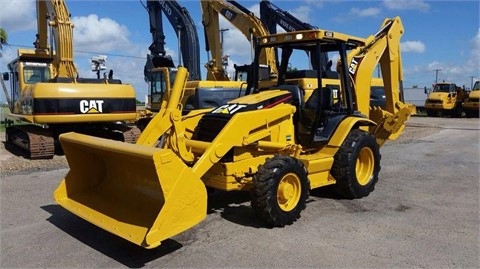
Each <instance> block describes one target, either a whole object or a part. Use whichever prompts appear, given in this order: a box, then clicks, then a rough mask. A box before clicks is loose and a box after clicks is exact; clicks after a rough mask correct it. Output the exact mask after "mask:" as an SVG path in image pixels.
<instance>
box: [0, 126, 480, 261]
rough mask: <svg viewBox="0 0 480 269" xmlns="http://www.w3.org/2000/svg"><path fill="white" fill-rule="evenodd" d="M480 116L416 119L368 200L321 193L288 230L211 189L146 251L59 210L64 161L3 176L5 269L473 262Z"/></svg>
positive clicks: (477, 239)
mask: <svg viewBox="0 0 480 269" xmlns="http://www.w3.org/2000/svg"><path fill="white" fill-rule="evenodd" d="M479 123H480V121H479V120H478V119H428V118H414V119H412V120H411V121H410V122H409V127H407V129H406V132H405V133H404V135H403V136H402V138H401V139H400V141H398V142H395V143H390V144H387V145H385V146H384V147H382V149H381V152H382V170H381V172H380V180H379V183H378V185H377V187H376V189H375V191H374V192H373V193H372V194H371V195H370V196H369V197H367V198H364V199H361V200H353V201H351V200H342V199H339V198H338V197H336V196H335V195H334V194H333V193H332V192H331V191H330V190H328V189H322V190H316V191H314V192H313V193H312V195H311V197H310V199H309V203H308V205H307V208H306V210H305V211H303V213H302V217H301V218H300V219H299V220H298V221H297V222H296V223H294V224H293V225H291V226H288V227H285V228H274V229H267V228H263V227H262V224H261V223H260V222H258V221H257V220H256V219H255V216H254V214H253V212H252V210H251V208H250V206H249V202H248V200H249V196H248V195H247V194H245V193H223V192H221V193H216V194H214V195H213V196H212V197H210V200H209V214H208V216H207V219H206V220H205V221H203V222H202V223H201V224H200V225H198V226H196V227H194V228H193V229H191V230H189V231H187V232H185V233H183V234H180V235H178V236H176V237H174V238H172V239H170V240H167V241H165V242H164V243H163V244H162V245H161V246H160V247H158V248H156V249H153V250H145V249H142V248H139V247H136V246H135V245H132V244H130V243H129V242H126V241H124V240H122V239H120V238H117V237H116V236H113V235H111V234H109V233H107V232H104V231H103V230H101V229H99V228H97V227H96V226H93V225H91V224H90V223H88V222H85V221H83V220H82V219H80V218H78V217H76V216H75V215H72V214H71V213H69V212H68V211H66V210H64V209H62V208H61V207H59V206H57V205H56V204H55V203H54V202H53V198H52V193H53V191H54V189H55V188H56V187H57V185H58V184H59V183H60V181H61V179H62V178H63V176H64V175H65V174H66V172H67V171H68V170H67V169H60V170H52V171H40V172H33V173H32V172H31V171H29V172H28V173H17V174H14V175H9V176H2V178H1V185H0V187H1V206H0V209H1V211H0V216H1V231H0V239H1V249H0V250H1V256H0V257H1V262H0V267H1V268H13V267H22V268H29V267H36V268H37V267H43V268H51V267H56V268H59V267H64V268H65V267H68V268H87V267H148V268H153V267H156V268H158V267H170V268H172V267H196V268H197V267H283V268H293V267H294V268H298V267H323V268H325V267H335V268H341V267H343V268H345V267H348V268H359V267H369V268H390V267H403V268H479V267H480V260H479V255H480V235H479V228H480V220H479V210H480V207H479V197H480V196H479V159H480V158H479V157H480V156H479V141H480V139H479V134H480V132H479V130H480V125H479Z"/></svg>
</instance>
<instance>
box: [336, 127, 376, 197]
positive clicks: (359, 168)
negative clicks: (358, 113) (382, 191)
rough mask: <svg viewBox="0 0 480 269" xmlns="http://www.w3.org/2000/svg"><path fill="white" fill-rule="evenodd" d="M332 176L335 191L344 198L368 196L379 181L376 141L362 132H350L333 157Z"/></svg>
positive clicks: (368, 134)
mask: <svg viewBox="0 0 480 269" xmlns="http://www.w3.org/2000/svg"><path fill="white" fill-rule="evenodd" d="M334 158H335V160H334V162H333V166H332V171H331V174H332V176H333V177H334V178H335V179H336V180H337V183H336V190H337V192H338V193H339V194H340V195H342V196H343V197H345V198H348V199H359V198H362V197H366V196H368V195H369V194H370V193H371V192H372V191H373V190H374V189H375V184H376V183H377V181H378V173H379V172H380V158H381V155H380V150H379V146H378V144H377V142H376V140H375V137H374V136H373V135H372V134H370V133H368V132H365V131H362V130H358V129H355V130H352V131H351V132H350V133H349V134H348V136H347V138H346V139H345V141H343V144H342V146H341V147H340V149H339V150H338V151H337V153H336V154H335V157H334Z"/></svg>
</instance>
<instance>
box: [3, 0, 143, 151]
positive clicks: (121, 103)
mask: <svg viewBox="0 0 480 269" xmlns="http://www.w3.org/2000/svg"><path fill="white" fill-rule="evenodd" d="M36 5H37V20H38V22H37V27H38V34H37V40H36V41H35V43H34V44H35V50H25V49H19V50H18V57H17V58H16V59H15V60H13V61H12V62H10V63H9V64H8V68H9V70H10V72H9V73H5V74H4V79H8V80H10V88H11V96H10V98H9V97H7V98H8V100H10V102H9V106H10V110H11V115H10V116H9V117H12V118H14V119H17V120H20V121H22V122H24V123H29V124H22V125H13V126H10V127H8V128H7V130H6V142H7V144H12V145H14V146H18V147H21V148H22V149H24V150H26V151H27V153H28V155H29V157H30V158H32V159H34V158H51V157H52V156H53V154H54V148H55V145H54V144H55V143H54V140H55V139H56V138H57V137H58V135H59V134H61V133H63V132H67V131H73V130H75V131H77V132H82V133H89V134H95V135H98V136H102V137H108V138H112V139H117V140H122V141H125V142H131V143H135V141H136V139H137V138H138V136H139V135H140V130H139V129H138V128H132V127H129V126H127V125H126V124H121V123H120V124H119V123H118V122H123V121H129V120H134V119H135V118H136V102H135V90H134V88H133V87H132V86H131V85H129V84H122V83H121V81H120V80H118V79H113V75H112V77H110V76H109V77H108V78H105V79H93V78H79V77H78V72H77V69H76V67H75V65H74V62H73V24H72V23H71V21H70V13H69V11H68V8H67V6H66V4H65V2H64V1H63V0H55V1H54V0H49V1H44V0H37V1H36ZM48 30H51V36H50V38H51V39H52V40H53V41H54V44H51V45H49V44H48V39H49V36H48ZM52 47H54V48H52Z"/></svg>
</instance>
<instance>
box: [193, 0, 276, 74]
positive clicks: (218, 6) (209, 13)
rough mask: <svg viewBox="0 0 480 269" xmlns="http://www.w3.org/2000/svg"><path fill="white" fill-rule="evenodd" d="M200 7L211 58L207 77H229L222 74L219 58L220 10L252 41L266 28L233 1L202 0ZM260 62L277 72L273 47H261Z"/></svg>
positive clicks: (223, 72)
mask: <svg viewBox="0 0 480 269" xmlns="http://www.w3.org/2000/svg"><path fill="white" fill-rule="evenodd" d="M201 7H202V17H203V20H202V23H203V25H204V29H205V37H206V42H207V46H206V47H207V50H210V51H211V54H212V60H211V61H210V63H209V64H207V66H206V67H207V69H208V70H209V72H208V74H207V80H229V79H228V77H227V76H225V70H223V66H222V61H221V59H222V56H223V55H221V54H222V52H221V44H220V35H219V33H220V24H219V14H221V15H222V16H223V17H224V18H225V19H227V20H228V21H229V22H230V23H232V24H233V25H234V26H235V27H236V28H237V29H238V30H239V31H240V32H241V33H242V34H243V35H244V36H245V37H246V38H247V40H248V41H249V42H251V43H252V42H253V37H259V36H264V35H267V34H268V30H267V29H266V28H265V26H264V25H263V23H262V22H261V21H260V19H259V18H257V17H256V16H255V14H253V12H251V11H249V10H248V9H246V8H244V7H243V6H241V5H240V4H238V3H237V2H235V1H225V0H220V1H217V0H207V1H201ZM252 48H253V44H252ZM259 63H260V64H262V65H268V66H270V73H273V74H277V65H276V58H275V52H274V50H273V49H265V50H264V51H262V52H261V54H260V60H259Z"/></svg>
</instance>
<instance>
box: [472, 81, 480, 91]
mask: <svg viewBox="0 0 480 269" xmlns="http://www.w3.org/2000/svg"><path fill="white" fill-rule="evenodd" d="M472 91H480V81H477V82H475V85H473V89H472Z"/></svg>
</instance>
